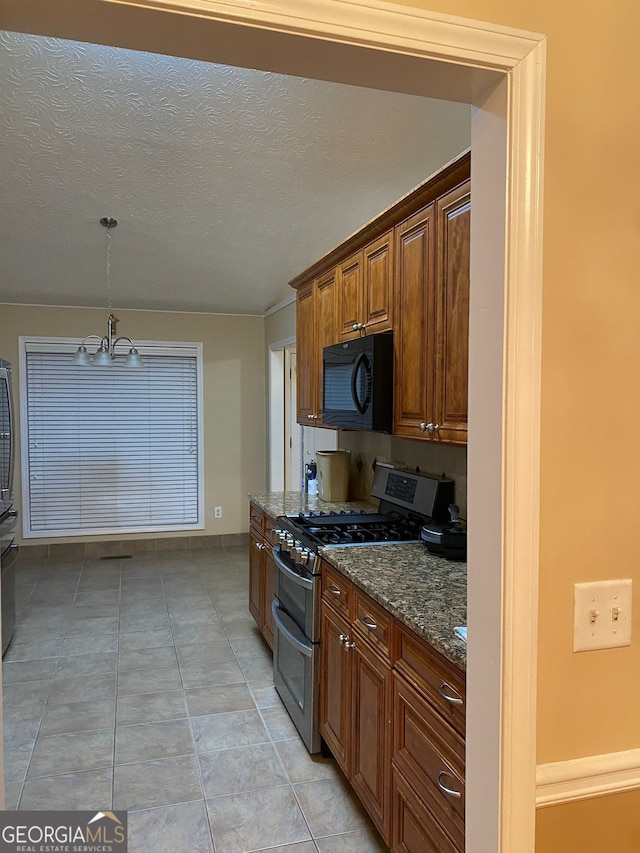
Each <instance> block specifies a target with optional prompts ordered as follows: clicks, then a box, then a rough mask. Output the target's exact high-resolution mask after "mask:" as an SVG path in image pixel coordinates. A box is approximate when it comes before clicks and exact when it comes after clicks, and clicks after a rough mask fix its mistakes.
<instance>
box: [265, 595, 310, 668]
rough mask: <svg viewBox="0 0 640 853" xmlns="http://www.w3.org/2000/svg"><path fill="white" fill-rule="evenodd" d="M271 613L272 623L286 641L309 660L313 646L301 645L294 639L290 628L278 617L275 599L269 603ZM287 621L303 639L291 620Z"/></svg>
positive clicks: (277, 605)
mask: <svg viewBox="0 0 640 853" xmlns="http://www.w3.org/2000/svg"><path fill="white" fill-rule="evenodd" d="M271 612H272V613H273V621H274V622H275V624H276V627H277V628H278V630H280V631H281V632H282V633H283V634H284V636H285V637H286V639H287V640H288V641H289V642H290V643H291V644H292V645H293V646H295V647H296V649H297V650H298V651H299V652H300V654H303V655H304V656H305V657H308V658H310V657H311V655H312V654H313V646H311V645H309V644H308V643H303V642H302V640H300V639H298V637H296V636H295V635H294V634H293V633H292V632H291V630H290V628H289V627H288V626H287V625H285V623H284V621H283V619H282V617H281V616H280V606H279V604H278V599H277V598H274V600H273V601H272V602H271ZM287 621H288V622H290V623H291V628H293V629H294V630H297V631H298V632H299V634H300V636H301V637H304V634H303V633H302V631H300V629H299V628H298V626H297V625H296V624H295V623H294V622H293V620H291V619H288V620H287ZM305 639H306V638H305Z"/></svg>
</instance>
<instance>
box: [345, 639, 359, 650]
mask: <svg viewBox="0 0 640 853" xmlns="http://www.w3.org/2000/svg"><path fill="white" fill-rule="evenodd" d="M344 647H345V649H346V650H347V651H349V649H355V647H356V644H355V643H354V642H351V643H350V642H349V638H348V637H347V642H346V643H345V644H344Z"/></svg>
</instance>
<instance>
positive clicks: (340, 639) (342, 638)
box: [338, 634, 349, 645]
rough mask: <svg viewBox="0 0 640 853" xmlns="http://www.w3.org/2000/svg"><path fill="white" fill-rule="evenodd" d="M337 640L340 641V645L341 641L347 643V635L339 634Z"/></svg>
mask: <svg viewBox="0 0 640 853" xmlns="http://www.w3.org/2000/svg"><path fill="white" fill-rule="evenodd" d="M338 642H339V643H340V645H342V644H343V643H348V642H349V637H348V636H347V635H346V634H340V636H339V637H338Z"/></svg>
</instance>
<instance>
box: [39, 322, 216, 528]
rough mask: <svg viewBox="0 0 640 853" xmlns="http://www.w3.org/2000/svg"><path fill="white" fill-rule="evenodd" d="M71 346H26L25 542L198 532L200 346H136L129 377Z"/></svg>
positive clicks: (117, 365)
mask: <svg viewBox="0 0 640 853" xmlns="http://www.w3.org/2000/svg"><path fill="white" fill-rule="evenodd" d="M74 344H75V342H72V346H71V347H69V346H68V345H65V344H64V343H62V342H59V341H51V342H49V344H47V342H43V341H42V339H38V340H34V341H25V345H24V352H23V365H24V366H23V371H22V374H23V376H22V378H23V385H22V388H23V395H22V424H23V430H22V432H23V462H24V465H23V468H26V469H27V470H24V471H23V483H24V484H25V486H26V488H25V490H24V491H25V493H24V496H23V505H24V515H25V530H24V535H25V536H26V537H38V536H65V535H73V534H75V535H78V534H98V533H109V534H111V533H118V532H120V533H133V532H143V531H144V532H147V531H164V530H185V529H194V528H202V527H203V526H204V524H203V522H202V517H201V509H200V508H201V504H202V501H201V494H202V488H201V485H202V484H201V478H202V474H201V464H200V460H201V450H200V446H201V428H200V424H201V413H200V410H199V407H200V396H201V395H200V392H199V389H200V386H201V382H200V370H201V362H202V359H201V346H200V345H192V346H191V347H189V346H188V345H187V346H185V345H184V344H179V345H176V347H175V353H174V354H171V353H172V347H171V345H170V344H156V345H154V344H153V343H150V342H147V343H146V345H143V344H140V345H139V346H138V349H139V350H140V354H141V356H142V359H143V367H142V368H141V369H137V370H132V369H127V368H126V367H124V366H123V364H122V362H120V363H118V361H116V362H115V363H114V365H113V366H112V367H104V368H101V367H93V366H92V367H78V366H75V365H73V364H72V363H71V358H72V355H73V352H74V349H75V346H74ZM61 349H63V350H65V351H60V350H61ZM25 433H26V435H25Z"/></svg>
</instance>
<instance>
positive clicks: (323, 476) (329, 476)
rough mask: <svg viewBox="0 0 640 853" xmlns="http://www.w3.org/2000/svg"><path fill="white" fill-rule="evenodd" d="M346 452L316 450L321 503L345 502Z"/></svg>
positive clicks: (347, 479)
mask: <svg viewBox="0 0 640 853" xmlns="http://www.w3.org/2000/svg"><path fill="white" fill-rule="evenodd" d="M350 456H351V453H350V451H348V450H318V451H316V464H317V466H318V497H319V498H320V500H321V501H329V502H338V501H346V500H347V499H348V495H349V459H350Z"/></svg>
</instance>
